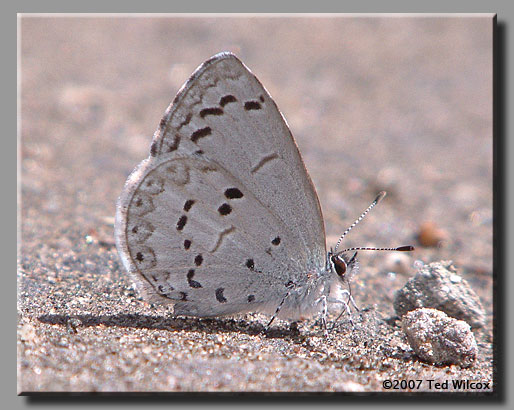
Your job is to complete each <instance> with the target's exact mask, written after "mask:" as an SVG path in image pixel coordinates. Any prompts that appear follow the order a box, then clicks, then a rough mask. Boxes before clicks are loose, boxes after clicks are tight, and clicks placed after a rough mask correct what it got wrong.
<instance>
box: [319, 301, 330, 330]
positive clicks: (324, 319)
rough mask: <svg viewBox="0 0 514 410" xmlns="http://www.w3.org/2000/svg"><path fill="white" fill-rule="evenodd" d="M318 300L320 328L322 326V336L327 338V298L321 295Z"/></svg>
mask: <svg viewBox="0 0 514 410" xmlns="http://www.w3.org/2000/svg"><path fill="white" fill-rule="evenodd" d="M318 300H320V301H321V306H322V309H321V326H323V334H324V335H325V337H328V330H327V312H328V304H327V297H326V296H325V295H322V296H321V297H320V298H319V299H318Z"/></svg>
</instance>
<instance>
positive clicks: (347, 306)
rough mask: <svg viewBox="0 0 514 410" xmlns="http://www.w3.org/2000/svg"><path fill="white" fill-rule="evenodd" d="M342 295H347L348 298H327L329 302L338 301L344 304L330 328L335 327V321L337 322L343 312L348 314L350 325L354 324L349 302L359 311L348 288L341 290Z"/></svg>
mask: <svg viewBox="0 0 514 410" xmlns="http://www.w3.org/2000/svg"><path fill="white" fill-rule="evenodd" d="M343 295H348V300H346V301H344V300H339V299H335V298H328V302H330V303H340V304H342V305H344V306H343V310H342V311H341V313H340V314H339V316H337V318H336V320H334V325H333V326H332V329H334V328H335V326H336V323H337V322H338V320H339V319H341V316H343V314H344V313H347V314H348V318H349V321H350V324H351V325H352V327H353V326H354V323H353V319H352V312H351V310H350V303H351V305H352V306H353V307H354V308H355V310H356V311H357V312H358V311H359V308H358V307H357V304H356V303H355V300H354V299H353V296H352V294H351V293H350V292H349V291H348V290H343Z"/></svg>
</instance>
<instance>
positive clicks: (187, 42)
mask: <svg viewBox="0 0 514 410" xmlns="http://www.w3.org/2000/svg"><path fill="white" fill-rule="evenodd" d="M20 34H21V43H20V46H21V50H20V57H21V65H20V74H21V81H20V84H21V92H20V106H21V140H20V145H19V146H20V177H21V178H20V189H21V197H20V199H21V201H20V205H19V206H20V215H21V220H20V235H21V236H20V238H21V240H20V246H19V254H18V272H17V274H18V390H19V392H21V393H30V392H52V391H88V392H89V391H96V392H106V391H111V392H112V391H137V392H148V391H266V392H268V391H286V392H292V391H328V392H330V391H348V392H356V391H359V392H360V391H364V392H375V391H378V392H383V391H394V392H397V393H402V392H405V391H419V390H424V391H434V390H433V389H431V387H430V386H429V384H428V380H436V381H438V382H444V381H447V380H476V381H482V382H491V381H492V379H493V360H492V358H493V356H492V355H493V351H492V319H493V318H492V300H493V295H492V277H493V263H492V19H490V18H467V19H464V18H458V19H456V18H454V19H448V18H435V19H426V18H382V19H377V18H341V17H337V18H336V17H333V16H326V17H324V18H309V17H303V18H284V17H275V18H248V17H238V18H221V17H216V18H207V17H199V18H192V17H175V18H140V17H138V18H113V17H105V18H77V17H59V18H53V17H44V18H32V17H31V18H22V20H21V25H20ZM223 50H229V51H232V52H234V53H235V54H237V55H238V56H239V57H240V58H241V59H242V60H243V61H244V62H245V64H247V65H248V66H249V67H250V69H251V70H252V71H253V72H254V73H255V74H256V75H257V76H258V78H259V79H260V80H261V81H262V83H263V84H264V85H265V87H266V88H267V89H268V91H269V92H270V93H271V95H272V96H273V97H274V99H275V100H276V102H277V104H278V106H279V107H280V109H281V110H282V112H283V113H284V115H285V117H286V118H287V120H288V123H289V125H290V127H291V129H292V132H293V134H294V135H295V138H296V140H297V143H298V145H299V148H300V151H301V153H302V155H303V158H304V160H305V163H306V166H307V169H308V171H309V173H310V175H311V177H312V179H313V181H314V185H315V186H316V189H317V192H318V195H319V197H320V202H321V206H322V209H323V213H324V218H325V225H326V231H327V245H328V247H330V246H334V245H335V242H336V241H337V238H338V236H339V235H340V234H341V233H342V232H343V231H344V230H345V229H346V228H347V227H348V226H349V225H350V224H351V223H352V222H353V220H354V219H355V218H356V217H357V216H358V215H359V214H360V213H361V212H362V211H363V210H364V209H365V208H366V207H367V205H368V204H369V202H371V200H373V198H374V197H375V196H376V195H377V193H378V192H379V191H381V190H386V191H387V192H388V196H387V197H386V198H385V199H384V200H383V201H382V202H381V203H380V205H379V206H378V207H377V208H376V209H374V210H373V212H371V214H370V215H369V216H368V217H367V218H366V220H365V221H363V222H362V223H361V224H360V225H359V226H358V227H357V228H355V229H354V230H353V231H352V232H351V234H350V235H348V237H347V238H346V239H345V242H344V245H345V246H372V245H376V246H398V245H408V244H413V245H416V251H415V252H413V253H409V254H407V255H406V256H405V257H402V258H401V260H399V261H398V260H397V259H392V258H393V257H390V256H388V254H387V253H385V252H360V253H359V258H360V264H361V269H360V273H359V274H358V275H357V276H356V277H355V278H354V281H353V283H352V292H353V296H354V298H355V300H356V303H357V305H358V306H359V308H360V311H359V312H358V313H357V312H354V314H353V318H352V319H353V325H352V324H351V323H350V322H349V321H348V318H347V317H343V318H342V319H341V320H340V321H339V322H338V323H337V324H336V326H335V327H334V328H333V329H332V330H330V331H329V335H328V337H326V338H325V337H324V336H323V331H322V329H321V328H320V326H319V323H318V322H317V321H316V320H311V321H305V322H302V323H299V324H294V323H293V324H292V323H288V322H283V321H277V322H276V323H274V324H273V326H272V328H271V330H270V332H268V333H267V334H263V333H262V330H263V326H264V324H265V323H266V321H267V320H268V318H267V317H264V316H259V315H246V316H242V317H234V318H217V319H209V320H198V319H186V318H173V317H172V316H171V314H170V311H169V310H167V308H165V307H161V306H152V305H150V304H147V303H145V302H144V301H142V300H141V299H140V298H139V296H138V295H137V294H136V293H135V291H134V288H133V286H132V284H131V282H130V280H129V278H128V277H127V275H126V273H125V272H124V270H123V268H122V266H121V263H120V261H119V259H118V255H117V252H116V249H115V246H114V240H113V221H114V219H113V215H114V210H115V202H116V199H117V197H118V195H119V193H120V192H121V188H122V186H123V184H124V182H125V179H126V178H127V176H128V174H129V173H130V172H131V171H132V169H133V167H134V166H135V165H136V164H138V163H139V162H140V161H141V160H142V159H143V158H145V157H146V156H148V150H149V146H150V142H151V136H152V134H153V132H154V130H155V129H156V128H157V126H158V124H159V121H160V119H161V116H162V115H163V113H164V110H165V109H166V107H167V105H168V104H169V102H170V101H172V100H173V97H174V95H175V93H176V92H177V91H178V89H179V87H180V86H181V85H182V83H183V82H184V81H185V80H186V79H187V78H188V77H189V75H190V74H191V73H192V72H193V70H194V69H195V68H196V67H197V66H198V65H199V64H200V63H201V62H203V61H204V60H206V59H207V58H209V57H210V56H212V55H214V54H215V53H217V52H220V51H223ZM426 222H432V223H436V224H437V225H436V226H437V229H440V230H444V235H442V236H441V235H439V233H440V232H439V231H438V232H436V233H438V235H432V236H436V237H437V238H441V239H444V240H442V241H437V246H422V244H419V243H418V242H417V238H418V237H419V233H420V229H421V227H426V226H428V225H426V224H425V223H426ZM423 224H425V225H423ZM431 226H434V225H433V224H432V225H431ZM424 229H425V228H424ZM432 242H433V241H432ZM426 244H427V245H428V244H429V243H426ZM415 260H420V261H422V262H423V263H425V264H428V263H430V262H433V261H439V260H452V261H453V264H454V266H456V267H457V269H458V272H459V275H460V276H461V277H462V278H463V279H465V280H466V281H467V282H468V283H469V286H470V287H471V288H472V289H473V290H474V291H475V292H476V293H477V295H478V297H479V298H480V300H481V303H482V305H483V308H484V310H485V316H484V319H483V326H482V327H481V328H478V329H477V330H475V338H476V342H477V359H476V361H475V363H474V364H473V365H472V366H471V367H469V368H462V367H461V366H458V365H450V366H434V365H431V364H427V363H425V362H423V361H421V360H419V359H418V357H417V356H416V355H415V354H414V353H413V351H412V349H411V348H410V347H409V345H408V343H407V340H406V337H405V335H404V333H403V331H402V329H401V325H400V321H399V318H398V317H397V316H396V314H395V311H394V308H393V299H394V294H395V292H396V291H397V290H398V289H400V288H402V286H403V285H404V284H405V282H406V281H407V279H408V278H409V277H412V276H413V275H414V274H415V273H416V268H414V267H413V263H414V261H415ZM332 319H333V317H331V321H330V322H329V326H332V325H333V321H332ZM408 379H416V380H422V381H423V383H422V384H421V386H420V387H418V388H406V389H403V388H394V387H393V388H391V389H389V387H387V383H386V384H384V381H388V380H392V381H394V380H408ZM491 386H492V385H491ZM468 391H474V390H473V387H469V388H468Z"/></svg>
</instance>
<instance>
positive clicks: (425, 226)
mask: <svg viewBox="0 0 514 410" xmlns="http://www.w3.org/2000/svg"><path fill="white" fill-rule="evenodd" d="M447 239H448V234H447V233H446V231H444V230H442V229H440V228H439V227H438V226H437V225H436V224H435V222H432V221H427V222H424V223H422V224H421V226H420V227H419V232H418V242H419V244H420V245H421V246H425V247H441V246H443V245H444V242H445V241H446V240H447Z"/></svg>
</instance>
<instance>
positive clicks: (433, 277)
mask: <svg viewBox="0 0 514 410" xmlns="http://www.w3.org/2000/svg"><path fill="white" fill-rule="evenodd" d="M393 305H394V309H395V311H396V313H397V315H398V316H400V317H401V316H403V315H405V314H406V313H407V312H409V311H411V310H414V309H417V308H434V309H439V310H441V311H443V312H445V313H446V314H448V315H449V316H451V317H454V318H457V319H460V320H464V321H466V322H467V323H469V324H470V325H471V327H473V328H479V327H482V326H484V324H485V320H486V313H485V311H484V308H483V307H482V304H481V303H480V299H479V298H478V296H477V294H476V293H475V292H474V291H473V289H471V287H470V286H469V284H468V282H467V281H466V280H465V279H462V277H461V276H460V275H458V274H457V270H456V269H455V267H454V266H453V265H452V263H451V262H449V261H440V262H433V263H430V264H428V265H424V266H423V267H421V268H420V269H419V270H418V271H417V273H416V275H415V276H414V277H413V278H411V279H410V280H409V281H408V282H407V283H406V284H405V286H404V287H403V288H401V289H400V290H398V291H397V292H396V293H395V297H394V302H393Z"/></svg>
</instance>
